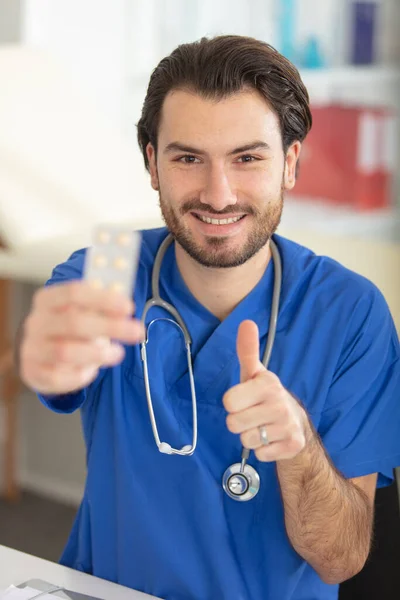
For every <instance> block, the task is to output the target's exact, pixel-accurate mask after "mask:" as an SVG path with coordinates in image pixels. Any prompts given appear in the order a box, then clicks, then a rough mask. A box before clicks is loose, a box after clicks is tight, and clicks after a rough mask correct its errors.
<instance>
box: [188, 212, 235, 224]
mask: <svg viewBox="0 0 400 600" xmlns="http://www.w3.org/2000/svg"><path fill="white" fill-rule="evenodd" d="M192 214H193V216H195V217H196V219H198V220H199V221H202V222H203V223H209V224H210V225H230V224H231V223H237V222H238V221H241V220H242V219H244V217H245V216H246V215H240V216H238V217H230V218H228V219H211V218H210V217H203V216H202V215H197V214H196V213H192Z"/></svg>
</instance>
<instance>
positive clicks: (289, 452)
mask: <svg viewBox="0 0 400 600" xmlns="http://www.w3.org/2000/svg"><path fill="white" fill-rule="evenodd" d="M304 447H305V438H304V436H303V435H302V434H300V433H298V434H297V435H296V436H293V437H291V438H290V439H286V440H283V441H279V442H273V443H272V444H268V445H267V446H262V447H261V448H257V450H255V455H256V458H258V460H260V461H262V462H272V461H277V460H288V459H291V458H294V457H295V456H297V455H298V454H299V453H300V452H301V451H302V450H303V449H304Z"/></svg>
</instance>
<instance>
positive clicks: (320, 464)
mask: <svg viewBox="0 0 400 600" xmlns="http://www.w3.org/2000/svg"><path fill="white" fill-rule="evenodd" d="M277 472H278V477H279V482H280V487H281V491H282V496H283V502H284V510H285V524H286V530H287V533H288V536H289V538H290V540H291V543H292V545H293V547H294V548H295V550H296V551H297V552H298V553H299V554H300V555H301V556H302V557H303V558H304V559H305V560H306V561H307V562H308V563H309V564H311V565H312V566H313V567H314V569H315V570H316V571H317V572H318V573H319V575H320V576H321V578H322V579H323V580H324V581H325V582H327V583H338V582H340V581H343V580H345V579H348V578H350V577H352V576H353V575H354V574H355V573H357V572H358V571H359V570H360V569H361V568H362V566H363V565H364V563H365V560H366V558H367V556H368V553H369V548H370V540H371V533H372V532H371V529H372V514H371V512H372V507H371V505H370V502H369V500H368V497H367V495H366V494H365V493H364V492H363V491H362V490H361V489H359V488H358V487H357V486H356V485H354V484H353V483H352V482H351V481H348V480H346V479H344V478H343V477H342V476H341V475H340V474H339V473H338V471H337V470H336V469H335V467H334V466H333V465H332V463H331V462H330V460H329V457H328V456H327V454H326V452H325V450H324V448H323V445H322V443H321V442H320V440H319V437H318V435H317V434H316V432H315V431H314V429H313V428H312V426H311V424H310V423H308V426H307V443H306V446H305V448H304V450H303V451H302V452H301V453H300V454H298V455H297V456H296V457H295V458H293V459H289V460H281V461H277Z"/></svg>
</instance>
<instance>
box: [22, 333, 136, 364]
mask: <svg viewBox="0 0 400 600" xmlns="http://www.w3.org/2000/svg"><path fill="white" fill-rule="evenodd" d="M124 356H125V351H124V348H123V347H122V346H121V345H120V344H115V343H112V342H111V341H110V340H104V341H102V340H101V338H99V339H98V340H94V341H93V342H86V341H83V340H82V341H79V340H65V339H62V338H60V339H55V340H53V339H46V340H43V342H41V343H40V345H39V346H38V345H37V344H29V345H27V346H26V347H25V348H24V352H23V357H24V360H27V361H29V360H32V361H34V362H36V363H39V362H40V363H47V364H54V365H57V364H59V365H70V366H71V367H73V366H75V367H78V366H85V365H86V366H88V365H98V366H104V367H111V366H115V365H117V364H119V363H120V362H121V361H122V360H123V358H124Z"/></svg>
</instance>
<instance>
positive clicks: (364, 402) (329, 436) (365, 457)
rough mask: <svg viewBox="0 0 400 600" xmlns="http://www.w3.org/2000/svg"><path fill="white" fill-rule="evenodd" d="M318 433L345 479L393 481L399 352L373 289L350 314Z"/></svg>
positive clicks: (398, 455) (399, 447) (398, 430)
mask: <svg viewBox="0 0 400 600" xmlns="http://www.w3.org/2000/svg"><path fill="white" fill-rule="evenodd" d="M371 286H372V284H371ZM318 431H319V434H320V436H321V439H322V441H323V443H324V446H325V448H326V450H327V452H328V454H329V455H330V457H331V459H332V461H333V463H334V464H335V466H336V467H337V468H338V469H339V470H340V471H341V472H342V473H343V475H344V476H345V477H346V478H353V477H361V476H363V475H368V474H370V473H378V487H382V486H385V485H388V484H390V483H391V482H392V481H393V475H394V474H393V469H394V468H395V467H396V466H399V465H400V350H399V340H398V336H397V333H396V329H395V326H394V323H393V319H392V317H391V314H390V311H389V308H388V306H387V304H386V301H385V299H384V298H383V296H382V294H381V293H380V292H379V290H377V289H376V288H375V287H373V288H372V290H370V291H369V292H368V293H366V294H364V295H363V298H361V299H360V302H359V303H358V305H357V308H356V310H354V311H353V313H352V315H351V317H350V325H349V328H348V333H347V335H346V340H345V343H344V346H343V349H342V352H341V358H340V361H339V364H338V366H337V369H336V372H335V375H334V378H333V381H332V384H331V386H330V389H329V392H328V397H327V400H326V403H325V408H324V411H323V414H322V417H321V421H320V425H319V427H318Z"/></svg>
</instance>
